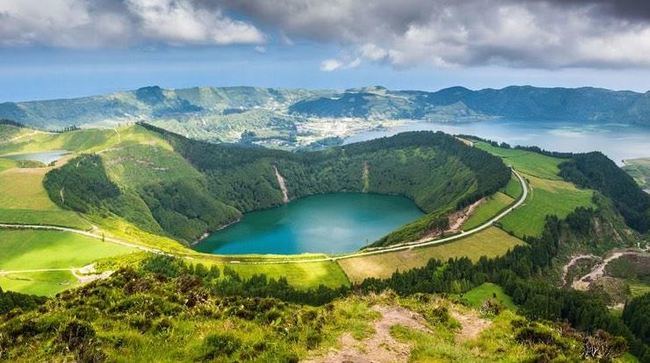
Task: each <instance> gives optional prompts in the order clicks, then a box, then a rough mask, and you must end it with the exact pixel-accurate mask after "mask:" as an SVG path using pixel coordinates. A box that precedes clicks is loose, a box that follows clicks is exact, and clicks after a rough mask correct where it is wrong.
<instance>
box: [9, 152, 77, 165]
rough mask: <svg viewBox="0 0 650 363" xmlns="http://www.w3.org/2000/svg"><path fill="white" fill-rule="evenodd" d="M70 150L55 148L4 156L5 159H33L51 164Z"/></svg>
mask: <svg viewBox="0 0 650 363" xmlns="http://www.w3.org/2000/svg"><path fill="white" fill-rule="evenodd" d="M68 153H69V152H68V151H65V150H54V151H43V152H36V153H27V154H14V155H7V156H3V158H5V159H11V160H33V161H40V162H41V163H43V164H49V163H51V162H53V161H57V160H59V159H61V158H62V157H63V156H64V155H66V154H68Z"/></svg>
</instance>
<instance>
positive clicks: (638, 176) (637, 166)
mask: <svg viewBox="0 0 650 363" xmlns="http://www.w3.org/2000/svg"><path fill="white" fill-rule="evenodd" d="M624 162H625V166H624V167H623V170H625V171H626V172H627V173H628V174H630V176H631V177H632V178H634V180H635V181H636V182H637V184H639V186H641V188H644V189H649V188H650V158H645V159H632V160H625V161H624Z"/></svg>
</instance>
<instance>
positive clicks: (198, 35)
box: [0, 0, 650, 70]
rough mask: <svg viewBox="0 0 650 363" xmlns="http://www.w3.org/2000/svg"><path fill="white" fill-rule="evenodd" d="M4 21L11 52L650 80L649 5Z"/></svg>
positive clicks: (122, 3) (93, 15) (69, 1)
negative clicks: (207, 51)
mask: <svg viewBox="0 0 650 363" xmlns="http://www.w3.org/2000/svg"><path fill="white" fill-rule="evenodd" d="M0 17H1V18H2V21H1V22H0V45H4V46H18V45H20V46H25V45H32V44H44V45H48V46H61V47H77V46H98V47H101V46H115V45H118V46H120V45H121V46H131V45H134V44H138V43H143V42H145V43H146V42H154V43H155V42H160V43H167V44H173V45H177V46H182V45H194V44H208V45H228V44H260V43H265V42H267V41H269V40H271V41H277V42H281V41H282V40H283V39H284V42H285V43H288V44H290V43H291V42H290V41H287V40H286V39H307V40H312V41H316V42H325V43H328V44H336V45H339V46H340V54H333V55H332V56H333V57H332V59H327V60H323V67H322V68H323V69H324V70H335V69H344V68H354V67H356V66H358V65H359V64H362V63H363V62H378V63H382V64H390V65H392V66H394V67H398V68H400V67H410V66H419V65H429V66H434V67H464V66H476V65H494V64H496V65H505V66H509V67H531V68H549V69H553V68H564V67H591V68H594V67H609V68H621V67H644V68H650V0H644V1H633V0H621V1H606V0H526V1H515V0H462V1H461V0H399V1H396V0H368V1H361V0H327V1H325V0H48V1H47V2H44V1H42V0H21V1H12V2H9V1H4V2H3V1H0ZM260 29H264V31H265V32H266V33H262V31H261V30H260Z"/></svg>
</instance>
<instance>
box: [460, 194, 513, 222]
mask: <svg viewBox="0 0 650 363" xmlns="http://www.w3.org/2000/svg"><path fill="white" fill-rule="evenodd" d="M514 201H515V200H514V199H513V198H511V197H510V196H508V195H506V194H504V193H501V192H497V193H495V194H494V195H491V196H489V197H486V199H485V201H483V202H482V203H481V204H480V205H479V206H478V207H477V208H476V210H474V212H473V213H472V215H471V216H470V217H469V218H468V219H467V221H465V223H463V227H462V228H463V230H466V231H467V230H470V229H472V228H476V227H478V226H480V225H481V224H483V223H485V222H487V221H489V220H490V219H491V218H493V217H494V216H495V215H497V214H499V212H501V211H503V210H504V209H506V208H507V207H508V206H509V205H510V204H512V203H513V202H514Z"/></svg>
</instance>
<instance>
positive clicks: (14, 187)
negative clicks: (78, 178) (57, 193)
mask: <svg viewBox="0 0 650 363" xmlns="http://www.w3.org/2000/svg"><path fill="white" fill-rule="evenodd" d="M48 170H49V169H48V168H36V169H19V168H14V169H9V170H5V171H3V172H1V173H0V208H3V209H36V210H56V209H58V208H57V206H56V205H55V204H54V202H52V201H51V200H50V197H49V196H48V195H47V192H46V191H45V188H44V187H43V177H44V176H45V173H46V172H47V171H48Z"/></svg>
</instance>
